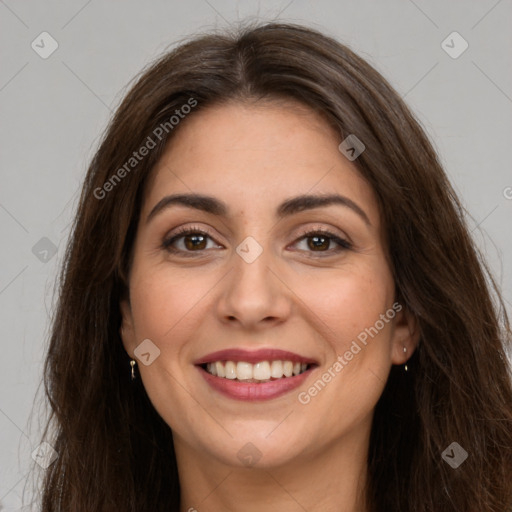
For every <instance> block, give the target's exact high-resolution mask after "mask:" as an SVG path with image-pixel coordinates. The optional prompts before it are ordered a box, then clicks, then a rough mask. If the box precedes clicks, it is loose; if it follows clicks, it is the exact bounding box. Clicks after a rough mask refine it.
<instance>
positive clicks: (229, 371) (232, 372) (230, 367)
mask: <svg viewBox="0 0 512 512" xmlns="http://www.w3.org/2000/svg"><path fill="white" fill-rule="evenodd" d="M224 371H225V372H226V379H232V380H233V379H236V364H235V363H234V362H233V361H226V364H225V365H224Z"/></svg>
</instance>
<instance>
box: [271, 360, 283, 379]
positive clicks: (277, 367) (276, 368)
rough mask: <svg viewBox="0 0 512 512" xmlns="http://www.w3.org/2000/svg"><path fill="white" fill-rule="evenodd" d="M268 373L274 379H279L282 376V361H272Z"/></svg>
mask: <svg viewBox="0 0 512 512" xmlns="http://www.w3.org/2000/svg"><path fill="white" fill-rule="evenodd" d="M270 375H271V377H274V379H280V378H281V377H282V376H283V363H282V362H281V361H272V364H271V366H270Z"/></svg>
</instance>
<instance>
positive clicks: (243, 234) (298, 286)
mask: <svg viewBox="0 0 512 512" xmlns="http://www.w3.org/2000/svg"><path fill="white" fill-rule="evenodd" d="M491 283H492V280H491ZM491 292H492V295H491ZM494 297H496V300H497V304H498V305H501V309H500V310H498V309H497V308H496V307H495V305H494V304H495V303H494V302H493V300H494ZM509 342H510V328H509V324H508V319H507V317H506V313H505V312H504V308H503V304H502V302H501V299H500V296H499V292H498V291H497V290H496V288H495V286H494V284H492V286H491V287H489V286H488V284H487V281H486V267H485V264H484V263H483V262H482V261H481V259H480V257H479V256H478V255H477V252H476V250H475V248H474V245H473V242H472V241H471V239H470V236H469V234H468V230H467V227H466V225H465V223H464V219H463V211H462V208H461V205H460V203H459V201H458V199H457V198H456V196H455V194H454V192H453V189H452V188H451V186H450V184H449V182H448V180H447V178H446V175H445V174H444V172H443V170H442V168H441V166H440V164H439V162H438V159H437V157H436V154H435V152H434V151H433V149H432V146H431V145H430V143H429V141H428V139H427V137H426V135H425V133H424V132H423V131H422V129H421V128H420V126H419V124H418V122H417V121H416V120H415V119H414V117H413V115H412V114H411V113H410V111H409V110H408V109H407V107H406V106H405V105H404V103H403V102H402V101H401V99H400V98H399V97H398V95H397V94H396V92H394V91H393V90H392V88H391V87H390V86H389V84H388V83H387V82H386V81H385V80H384V79H383V77H382V76H380V74H378V73H377V72H376V71H375V70H374V69H373V68H371V67H370V66H369V65H368V64H367V63H366V62H364V61H363V60H362V59H360V58H359V57H357V56H356V55H355V54H354V53H353V52H351V51H350V50H349V49H348V48H346V47H345V46H343V45H341V44H339V43H338V42H336V41H334V40H332V39H330V38H328V37H326V36H324V35H321V34H319V33H318V32H315V31H313V30H310V29H307V28H304V27H301V26H295V25H286V24H267V25H264V26H259V27H256V28H251V29H245V30H243V31H241V32H240V33H238V34H233V35H232V34H223V35H218V34H215V35H206V36H202V37H199V38H197V39H194V40H192V41H189V42H187V43H186V44H182V45H181V46H180V47H178V48H177V49H175V50H173V51H172V52H170V53H168V54H167V55H165V56H164V57H163V58H161V59H160V60H159V61H158V62H156V63H155V64H154V65H152V66H151V67H150V68H149V69H147V70H146V71H145V72H144V73H143V74H142V76H141V77H140V78H139V79H138V81H137V83H136V84H135V85H134V86H133V87H132V89H131V90H130V92H129V93H128V94H127V96H126V98H125V99H124V101H123V102H122V104H121V105H120V107H119V108H118V110H117V112H116V114H115V116H114V118H113V120H112V122H111V124H110V126H109V127H108V130H107V132H106V135H105V137H104V139H103V142H102V144H101V146H100V148H99V150H98V151H97V153H96V155H95V157H94V159H93V161H92V163H91V165H90V168H89V171H88V174H87V177H86V180H85V184H84V187H83V191H82V196H81V200H80V205H79V210H78V214H77V216H76V219H75V224H74V230H73V234H72V237H71V241H70V244H69V247H68V252H67V255H66V264H65V266H64V269H63V273H62V283H61V290H60V301H59V304H58V309H57V313H56V316H55V319H54V323H53V330H52V335H51V343H50V347H49V351H48V356H47V361H46V373H45V382H46V390H47V395H48V399H49V401H50V404H51V408H52V412H53V418H52V421H51V422H50V424H49V425H48V427H47V432H45V436H44V438H45V439H47V440H48V441H49V442H50V443H51V444H52V446H53V447H54V448H55V450H56V452H57V453H58V457H57V459H56V460H55V462H53V464H52V465H50V466H49V468H48V470H47V473H46V476H45V480H44V489H43V511H45V512H50V511H64V510H65V511H88V512H89V511H91V510H95V511H96V510H98V511H99V510H101V511H114V510H115V511H119V510H122V511H143V510H148V511H159V510H162V511H164V510H165V511H169V510H173V511H179V512H185V511H193V510H197V511H203V510H204V511H212V512H213V511H221V510H222V511H225V510H244V511H261V510H280V511H296V510H308V511H319V510H321V511H339V510H343V511H358V512H359V511H364V512H370V511H386V512H387V511H416V512H427V511H436V512H437V511H442V512H450V511H454V512H455V511H457V512H460V511H461V510H464V511H479V512H482V511H487V512H491V511H493V512H498V511H500V512H505V511H507V510H510V509H511V508H510V507H511V506H512V478H511V476H512V385H511V378H510V366H509V364H508V362H507V358H506V347H507V346H508V343H509ZM50 432H52V433H54V436H53V437H49V436H47V435H46V434H49V433H50Z"/></svg>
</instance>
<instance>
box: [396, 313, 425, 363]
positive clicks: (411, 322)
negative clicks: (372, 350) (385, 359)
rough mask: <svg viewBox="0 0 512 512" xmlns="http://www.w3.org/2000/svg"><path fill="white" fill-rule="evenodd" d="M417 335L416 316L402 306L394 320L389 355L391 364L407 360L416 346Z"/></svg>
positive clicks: (418, 334) (418, 333)
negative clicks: (390, 352)
mask: <svg viewBox="0 0 512 512" xmlns="http://www.w3.org/2000/svg"><path fill="white" fill-rule="evenodd" d="M419 337H420V332H419V325H418V320H417V318H416V317H415V316H414V315H413V314H412V313H411V312H410V311H409V310H408V309H406V308H404V307H402V309H401V310H400V311H398V312H397V314H396V316H395V320H394V331H393V340H392V344H393V345H392V355H391V360H392V362H393V364H396V365H401V364H404V363H406V362H407V361H408V360H409V358H410V357H411V356H412V354H413V353H414V351H415V350H416V347H417V346H418V341H419ZM404 347H405V351H404Z"/></svg>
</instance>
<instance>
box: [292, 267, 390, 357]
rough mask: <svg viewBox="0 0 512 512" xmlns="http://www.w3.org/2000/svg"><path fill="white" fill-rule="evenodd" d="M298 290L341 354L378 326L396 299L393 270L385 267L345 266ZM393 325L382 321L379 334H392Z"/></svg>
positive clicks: (319, 277) (304, 284) (331, 343)
mask: <svg viewBox="0 0 512 512" xmlns="http://www.w3.org/2000/svg"><path fill="white" fill-rule="evenodd" d="M296 289H297V295H299V297H301V298H302V297H304V298H305V299H304V302H305V303H306V305H307V306H308V308H309V310H310V311H311V312H312V313H313V314H314V315H312V316H314V317H316V318H317V321H316V323H317V325H319V330H320V329H321V332H322V333H323V334H325V336H326V337H327V338H328V339H329V341H330V345H331V346H332V348H333V349H334V350H335V351H336V353H338V354H339V353H343V352H345V351H346V350H348V348H349V347H350V344H351V342H352V341H353V340H355V339H356V338H357V336H359V335H360V334H361V333H365V332H366V329H368V328H371V327H372V326H374V325H375V323H376V322H377V321H379V318H380V315H381V314H384V313H385V312H386V310H387V309H388V308H389V307H390V306H391V304H392V300H393V285H392V280H391V277H390V275H389V271H388V270H387V269H386V268H381V266H375V268H371V267H360V268H355V267H354V268H351V269H349V268H345V269H341V270H339V271H337V272H336V273H334V272H333V273H329V274H327V273H326V274H325V276H318V275H317V276H316V277H315V278H310V279H308V280H307V282H306V281H304V280H302V282H301V283H300V284H298V286H297V288H296ZM318 320H320V322H318ZM390 325H391V324H390V323H386V324H385V326H384V327H383V328H382V326H381V322H379V325H378V327H380V328H379V331H382V332H379V335H382V336H385V335H388V334H389V332H390ZM361 337H362V338H364V334H363V336H361ZM388 337H389V336H388Z"/></svg>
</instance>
